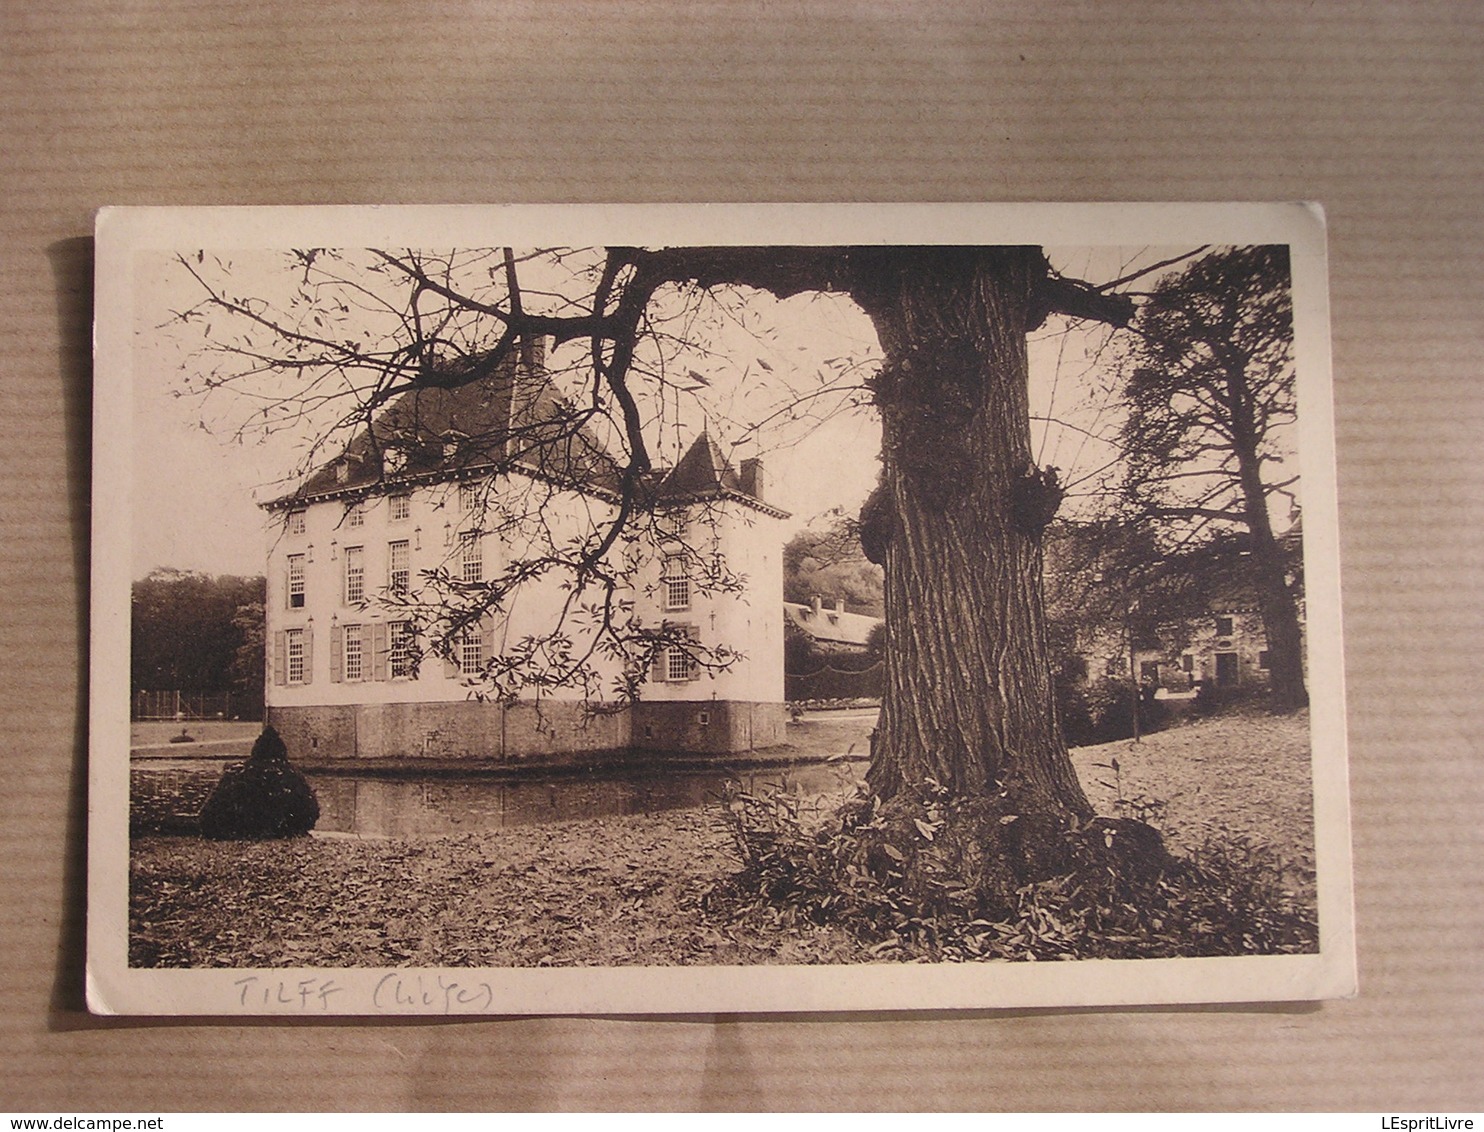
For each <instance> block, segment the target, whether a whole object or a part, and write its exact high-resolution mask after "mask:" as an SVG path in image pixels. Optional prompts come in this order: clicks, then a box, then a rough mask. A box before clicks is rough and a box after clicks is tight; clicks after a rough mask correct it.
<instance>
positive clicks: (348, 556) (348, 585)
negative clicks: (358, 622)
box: [345, 546, 366, 605]
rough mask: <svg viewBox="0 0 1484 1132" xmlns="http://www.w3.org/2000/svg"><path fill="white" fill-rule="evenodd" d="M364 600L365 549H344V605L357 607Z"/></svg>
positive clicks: (358, 547) (357, 547)
mask: <svg viewBox="0 0 1484 1132" xmlns="http://www.w3.org/2000/svg"><path fill="white" fill-rule="evenodd" d="M365 600H366V548H365V547H363V546H347V547H346V548H345V604H346V605H359V604H360V603H361V602H363V601H365Z"/></svg>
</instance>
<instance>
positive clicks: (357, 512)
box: [345, 503, 366, 527]
mask: <svg viewBox="0 0 1484 1132" xmlns="http://www.w3.org/2000/svg"><path fill="white" fill-rule="evenodd" d="M345 525H346V526H347V527H364V526H365V525H366V505H365V504H364V503H352V504H350V505H349V506H348V507H346V509H345Z"/></svg>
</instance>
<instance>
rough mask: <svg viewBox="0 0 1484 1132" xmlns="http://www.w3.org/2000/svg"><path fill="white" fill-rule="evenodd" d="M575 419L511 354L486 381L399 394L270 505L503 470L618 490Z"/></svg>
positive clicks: (596, 446)
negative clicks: (339, 450) (340, 450)
mask: <svg viewBox="0 0 1484 1132" xmlns="http://www.w3.org/2000/svg"><path fill="white" fill-rule="evenodd" d="M570 413H571V410H570V407H569V406H568V405H566V404H565V403H564V402H563V401H562V400H561V398H560V397H559V396H558V395H557V393H556V391H555V390H554V389H553V388H552V386H551V383H550V382H549V381H547V380H546V378H545V376H544V374H535V375H533V374H530V373H527V372H526V371H524V370H523V369H521V368H520V367H518V366H517V365H516V362H515V358H514V357H513V356H512V357H511V358H510V359H508V360H507V361H506V362H505V363H503V364H502V365H501V366H500V368H499V369H498V370H496V371H495V373H494V374H493V375H492V376H491V377H489V378H485V379H482V380H479V381H475V382H472V383H470V384H468V385H463V386H460V387H458V388H454V389H442V388H437V387H431V386H430V387H427V388H422V389H416V390H413V391H411V392H408V393H404V394H402V395H401V396H400V397H398V398H396V399H395V400H394V401H392V402H390V403H389V404H388V405H387V406H386V408H385V409H383V410H382V411H381V413H379V414H378V415H377V416H376V418H375V420H373V421H372V422H371V423H370V424H369V425H367V426H364V427H363V428H362V429H361V430H360V431H359V432H358V433H357V434H356V435H355V437H354V438H353V439H352V440H351V441H350V443H349V444H347V445H346V447H345V451H344V452H343V453H342V454H341V455H340V456H337V457H336V458H335V459H333V460H330V461H328V462H327V463H325V464H323V465H321V466H320V467H319V468H317V469H316V470H315V471H314V472H312V473H311V474H310V475H309V476H308V477H307V478H306V479H305V481H304V482H303V483H302V484H301V485H300V486H299V488H298V489H297V490H295V491H293V492H291V493H289V494H288V495H285V496H283V497H281V498H279V499H275V500H273V501H271V502H269V503H267V504H265V505H264V506H266V507H268V508H269V509H276V508H281V507H286V506H290V505H293V504H295V503H303V502H308V501H310V500H312V499H316V498H321V497H327V496H334V495H345V494H360V493H364V492H365V491H366V490H367V489H368V488H373V487H392V486H395V485H398V484H407V485H409V486H410V485H412V484H414V483H420V482H421V483H426V482H436V481H438V480H444V479H451V478H460V476H461V473H465V472H467V473H469V474H475V473H476V472H477V471H479V470H480V469H491V468H494V467H497V466H500V465H505V466H514V467H518V468H520V469H522V470H525V471H527V472H529V473H531V474H534V475H536V476H539V477H541V478H544V479H547V480H550V481H552V482H554V483H557V484H561V485H565V486H571V487H573V488H576V489H580V490H587V491H596V492H600V493H615V492H617V491H618V487H619V474H618V467H617V465H616V464H615V463H614V461H613V459H612V457H610V456H609V455H608V454H607V452H606V451H605V450H604V448H603V445H602V444H601V442H599V440H598V439H597V437H596V436H594V435H593V434H592V432H591V431H590V430H589V429H587V427H586V426H582V427H580V428H578V429H576V430H575V431H574V430H573V429H572V425H571V421H570ZM568 434H570V435H568ZM342 464H344V465H345V466H346V472H345V476H344V478H343V479H342V478H341V475H340V472H339V468H340V466H341V465H342Z"/></svg>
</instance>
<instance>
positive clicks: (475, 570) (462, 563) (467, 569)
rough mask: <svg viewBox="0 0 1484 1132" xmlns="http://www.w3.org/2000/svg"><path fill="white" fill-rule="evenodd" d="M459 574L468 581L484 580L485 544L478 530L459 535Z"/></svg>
mask: <svg viewBox="0 0 1484 1132" xmlns="http://www.w3.org/2000/svg"><path fill="white" fill-rule="evenodd" d="M459 576H460V578H462V579H463V580H464V581H466V582H482V581H484V544H483V543H482V542H481V541H480V537H479V532H478V531H463V532H461V533H460V535H459Z"/></svg>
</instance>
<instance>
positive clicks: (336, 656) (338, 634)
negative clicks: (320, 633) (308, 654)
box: [305, 625, 345, 684]
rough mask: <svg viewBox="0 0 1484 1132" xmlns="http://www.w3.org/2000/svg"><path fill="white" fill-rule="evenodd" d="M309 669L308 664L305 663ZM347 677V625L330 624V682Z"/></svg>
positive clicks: (333, 682)
mask: <svg viewBox="0 0 1484 1132" xmlns="http://www.w3.org/2000/svg"><path fill="white" fill-rule="evenodd" d="M305 670H306V671H308V665H305ZM343 679H345V627H344V626H342V625H331V626H330V683H332V684H338V683H340V681H341V680H343Z"/></svg>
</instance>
